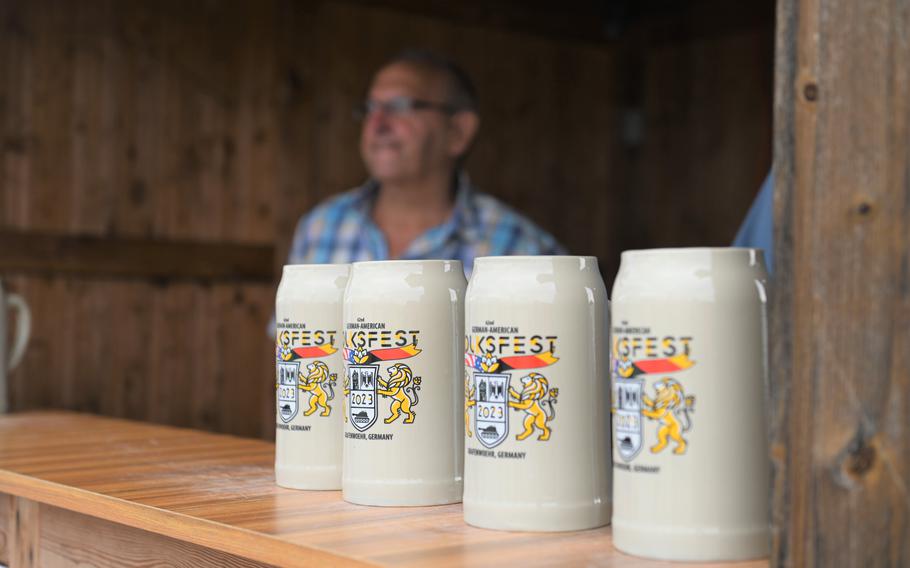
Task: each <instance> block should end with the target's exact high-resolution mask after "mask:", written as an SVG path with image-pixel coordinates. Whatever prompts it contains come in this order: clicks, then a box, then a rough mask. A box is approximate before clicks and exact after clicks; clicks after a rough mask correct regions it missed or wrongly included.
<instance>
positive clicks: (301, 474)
mask: <svg viewBox="0 0 910 568" xmlns="http://www.w3.org/2000/svg"><path fill="white" fill-rule="evenodd" d="M349 272H350V265H347V264H299V265H288V266H285V267H284V271H283V274H282V277H281V283H280V284H279V286H278V293H277V294H276V297H275V320H276V321H275V327H276V330H275V331H276V336H275V340H276V344H275V390H276V397H275V400H276V423H275V426H276V431H275V481H276V483H277V484H278V485H281V486H282V487H289V488H292V489H341V443H342V438H341V436H342V414H343V408H342V406H343V399H342V396H341V392H340V387H341V385H340V383H339V381H338V377H339V374H341V373H342V372H343V368H342V367H343V361H342V358H341V347H340V346H341V342H342V335H343V334H342V322H341V310H342V299H343V295H344V289H345V287H346V285H347V281H348V274H349Z"/></svg>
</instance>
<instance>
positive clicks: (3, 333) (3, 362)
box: [0, 282, 32, 414]
mask: <svg viewBox="0 0 910 568" xmlns="http://www.w3.org/2000/svg"><path fill="white" fill-rule="evenodd" d="M13 310H15V311H16V326H15V328H13V329H10V328H8V325H9V312H11V311H13ZM8 329H9V331H12V348H11V349H9V351H7V349H8V348H9V339H10V338H9V337H8ZM31 329H32V317H31V312H29V309H28V304H26V303H25V300H24V299H23V298H22V296H20V295H18V294H8V293H6V291H5V290H4V289H3V282H0V414H5V413H6V411H7V392H8V387H7V380H6V377H7V374H8V373H9V371H12V370H13V369H15V368H16V365H18V364H19V361H21V360H22V355H24V354H25V346H26V345H27V344H28V336H29V333H30V332H31Z"/></svg>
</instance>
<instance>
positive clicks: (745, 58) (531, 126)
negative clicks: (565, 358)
mask: <svg viewBox="0 0 910 568" xmlns="http://www.w3.org/2000/svg"><path fill="white" fill-rule="evenodd" d="M773 28H774V2H773V1H768V0H762V1H748V2H727V1H721V0H691V1H683V2H679V1H671V0H642V1H640V2H636V1H619V0H615V1H614V0H604V1H601V2H593V1H592V2H583V1H580V0H563V1H561V2H544V1H519V0H501V1H497V2H483V1H479V0H478V1H470V2H468V1H465V2H458V3H455V2H447V1H442V0H433V1H421V0H378V1H372V2H367V1H362V2H358V1H352V0H348V1H342V0H323V1H310V2H303V1H299V2H294V1H291V0H264V1H252V0H249V1H240V0H232V1H214V0H210V1H191V2H187V1H180V2H178V1H171V0H166V1H154V2H153V1H136V2H116V1H113V0H81V1H79V2H66V1H51V0H6V1H4V2H0V276H2V277H3V280H4V283H5V285H6V286H8V287H9V288H11V289H12V290H14V291H16V292H19V293H21V294H23V295H24V296H25V297H26V299H27V300H28V302H29V303H30V305H31V308H32V311H33V315H34V330H33V337H32V342H31V345H30V347H29V350H28V353H27V355H26V358H25V360H24V362H23V364H22V365H21V366H20V368H19V369H17V370H16V371H15V372H14V373H13V374H12V376H11V378H10V385H9V393H8V396H9V399H10V403H11V406H12V409H13V410H25V409H30V408H67V409H74V410H81V411H89V412H96V413H101V414H107V415H115V416H124V417H130V418H135V419H141V420H150V421H155V422H161V423H168V424H174V425H180V426H193V427H198V428H204V429H209V430H215V431H222V432H228V433H233V434H240V435H246V436H261V437H266V438H268V437H270V436H272V435H273V432H274V387H273V384H274V370H273V366H274V351H273V348H272V346H271V340H270V339H269V338H268V337H266V335H265V332H264V330H265V326H266V322H267V321H268V318H269V316H270V314H271V310H272V305H273V300H274V291H275V287H276V285H277V278H278V275H279V273H280V266H281V264H282V261H283V259H284V257H285V255H286V253H287V249H288V246H289V243H290V237H291V234H292V232H293V228H294V224H295V223H296V221H297V219H298V217H299V216H300V215H301V214H302V213H304V212H305V211H307V210H308V209H309V208H310V207H312V206H313V205H314V204H315V203H317V202H318V201H319V200H321V199H323V198H324V197H326V196H328V195H331V194H333V193H335V192H338V191H341V190H343V189H347V188H350V187H352V186H354V185H356V184H358V183H360V182H361V181H362V180H363V179H364V175H365V174H364V170H363V167H362V165H361V163H360V159H359V156H358V153H357V138H358V125H357V123H356V122H354V121H353V119H352V118H351V109H352V108H353V106H354V104H355V103H356V102H357V101H359V100H360V98H361V96H362V94H363V91H364V89H365V87H366V85H367V82H368V81H369V78H370V75H371V73H372V72H373V71H374V70H375V68H376V66H377V65H378V64H379V63H380V62H381V61H383V60H384V59H385V58H386V57H388V56H389V55H391V54H392V53H394V52H395V51H397V50H399V49H401V48H404V47H414V46H419V47H429V48H433V49H436V50H439V51H442V52H444V53H447V54H450V55H451V56H453V57H454V58H456V59H457V60H458V61H460V62H461V63H462V64H463V66H464V67H465V68H466V70H467V71H468V72H469V73H470V74H471V75H472V76H473V78H474V80H475V82H476V84H477V87H478V90H479V92H480V97H481V110H482V118H483V125H482V130H481V135H480V139H479V141H478V143H477V144H476V146H475V149H474V151H473V153H472V155H471V157H470V159H469V161H468V165H467V169H468V171H469V172H470V175H471V177H472V179H473V180H474V181H475V182H476V184H477V185H478V186H480V187H481V188H482V189H483V190H484V191H486V192H489V193H491V194H494V195H496V196H497V197H499V198H500V199H502V200H504V201H505V202H507V203H509V204H511V205H513V206H515V207H517V208H518V209H520V210H522V211H524V212H525V213H526V214H527V215H528V216H530V217H531V218H532V219H534V220H535V221H536V222H538V223H539V224H540V225H541V226H543V227H544V228H546V229H548V230H549V231H551V232H552V233H553V234H554V235H556V237H557V238H558V239H559V240H561V241H562V242H563V243H564V244H565V245H566V246H567V247H568V248H569V249H570V251H571V252H572V253H575V254H592V255H596V256H597V257H598V258H599V259H600V262H601V264H602V271H603V274H604V278H605V280H607V284H608V286H609V285H610V283H611V282H612V279H613V276H614V275H615V272H616V269H617V267H618V263H619V253H620V252H621V251H622V250H625V249H629V248H646V247H663V246H690V245H717V246H723V245H727V244H729V242H730V241H731V240H732V238H733V236H734V233H735V231H736V228H737V227H738V225H739V223H740V222H741V220H742V218H743V216H744V215H745V213H746V210H747V209H748V206H749V204H750V202H751V200H752V198H753V197H754V195H755V193H756V192H757V190H758V187H759V185H760V183H761V181H762V179H763V178H764V176H765V174H766V173H767V171H768V168H769V166H770V163H771V120H772V77H773V74H772V73H773V69H772V68H773V45H774V29H773ZM37 237H41V239H43V240H41V241H40V242H41V243H44V244H43V245H42V246H40V247H39V246H38V245H36V244H35V243H36V242H38V241H35V238H37ZM92 237H96V239H95V240H92ZM30 239H31V240H30ZM188 242H189V243H199V244H201V245H212V246H211V247H209V248H204V247H203V248H202V249H193V248H192V247H188V246H185V243H188ZM23 243H24V244H23ZM48 243H50V244H48ZM93 243H94V244H93ZM112 243H113V244H112ZM51 245H52V246H51ZM114 245H116V250H117V251H119V252H118V253H117V255H113V253H110V252H109V251H111V250H113V249H111V247H112V246H114ZM216 245H217V246H216ZM29 247H35V248H34V250H32V249H29ZM80 247H81V248H80ZM85 247H88V249H86V248H85ZM92 247H94V248H92ZM156 247H158V248H156ZM161 247H164V248H161ZM14 249H15V250H14ZM85 250H89V252H88V253H85ZM152 250H159V251H160V250H165V251H167V253H168V258H169V259H170V261H173V262H177V263H180V262H182V263H183V264H181V265H180V266H183V267H184V268H182V269H181V270H177V271H175V272H173V273H166V274H160V273H156V272H155V271H154V270H152V269H149V270H144V267H146V266H152V265H154V258H153V255H152V253H151V252H149V251H152ZM200 250H202V253H200V252H199V251H200ZM11 251H12V252H17V251H18V253H19V254H20V261H19V262H18V263H15V262H12V261H9V260H7V261H6V262H4V260H3V259H4V258H7V259H8V258H9V256H10V254H12V252H11ZM74 251H76V252H74ZM78 251H82V252H81V253H79V254H81V255H82V256H78V255H77V256H78V258H79V261H78V262H79V266H78V267H77V269H73V267H72V266H70V267H69V268H64V267H65V266H67V262H68V260H67V259H68V258H69V259H70V261H71V260H72V258H73V257H72V255H73V254H76V253H77V252H78ZM92 251H95V252H94V253H93V252H92ZM105 251H107V252H105ZM251 251H253V252H256V253H257V254H258V255H259V256H263V255H264V256H265V259H266V260H265V262H264V266H265V269H264V270H262V269H260V270H259V271H258V273H257V274H255V275H253V276H250V275H249V274H246V275H245V276H244V275H239V273H238V275H237V276H236V277H233V276H232V274H234V272H232V270H234V268H236V266H237V263H238V262H240V261H239V260H238V259H239V258H241V257H242V258H247V257H245V256H244V255H248V254H249V253H250V252H251ZM68 254H69V255H70V256H69V257H68V256H67V255H68ZM200 254H202V256H203V257H204V259H203V260H205V262H208V263H215V264H216V265H218V266H221V267H222V270H220V271H219V270H216V271H215V272H216V274H214V275H213V274H211V273H209V272H205V271H203V270H202V269H200V268H199V266H200V260H199V259H200ZM112 255H113V256H112ZM21 258H26V259H28V258H36V259H37V260H36V261H35V263H34V265H31V264H29V263H28V262H22V261H21ZM117 263H123V265H124V266H125V265H127V264H129V265H130V266H133V270H132V272H129V273H126V272H123V271H120V270H117V269H116V266H119V265H118V264H117ZM219 263H220V264H219ZM261 265H262V263H260V266H261ZM112 266H113V267H114V268H112ZM235 272H236V271H235Z"/></svg>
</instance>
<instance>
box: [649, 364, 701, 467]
mask: <svg viewBox="0 0 910 568" xmlns="http://www.w3.org/2000/svg"><path fill="white" fill-rule="evenodd" d="M654 391H655V393H656V395H657V396H656V397H655V398H654V399H653V400H652V399H651V398H650V397H648V396H642V399H641V401H642V403H643V404H644V406H645V408H643V409H642V411H641V413H642V414H643V415H644V416H647V417H648V418H650V419H652V420H659V421H660V422H661V424H662V425H661V427H660V428H659V429H658V430H657V444H655V445H654V446H652V447H651V453H653V454H656V453H658V452H661V451H663V449H664V448H666V447H667V444H668V443H669V440H668V438H671V439H672V440H673V441H674V442H676V448H675V449H674V450H673V453H674V454H684V453H686V440H685V439H684V438H683V437H682V434H683V432H686V431H688V430H689V429H690V428H691V427H692V423H691V422H690V420H689V412H690V411H692V410H694V406H695V397H694V396H686V394H685V392H684V391H683V388H682V385H681V384H679V382H678V381H676V380H675V379H671V378H670V377H664V378H663V379H661V380H660V381H658V382H657V384H655V385H654Z"/></svg>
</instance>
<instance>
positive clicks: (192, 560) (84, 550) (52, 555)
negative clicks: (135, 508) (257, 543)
mask: <svg viewBox="0 0 910 568" xmlns="http://www.w3.org/2000/svg"><path fill="white" fill-rule="evenodd" d="M40 514H41V542H40V544H41V565H42V567H44V568H74V567H77V566H86V565H89V566H95V567H98V568H121V567H123V568H128V567H131V566H150V565H154V566H159V565H165V566H174V567H187V568H189V567H196V566H199V567H200V568H206V567H208V568H220V567H222V566H224V567H231V568H254V567H263V566H270V565H268V564H263V563H260V562H253V561H250V560H247V559H244V558H241V557H238V556H234V555H230V554H225V553H223V552H218V551H215V550H212V549H209V548H206V547H204V546H199V545H195V544H189V543H186V542H183V541H180V540H177V539H173V538H167V537H163V536H160V535H157V534H154V533H150V532H147V531H142V530H137V529H134V528H130V527H125V526H123V525H119V524H117V523H112V522H109V521H102V520H99V519H97V518H95V517H91V516H87V515H80V514H78V513H73V512H71V511H67V510H65V509H60V508H57V507H50V506H47V505H42V506H41V513H40Z"/></svg>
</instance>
